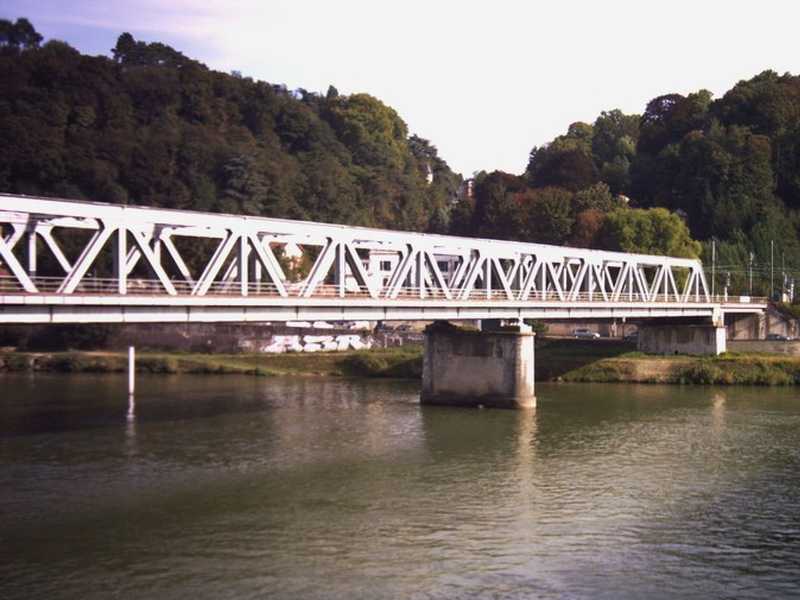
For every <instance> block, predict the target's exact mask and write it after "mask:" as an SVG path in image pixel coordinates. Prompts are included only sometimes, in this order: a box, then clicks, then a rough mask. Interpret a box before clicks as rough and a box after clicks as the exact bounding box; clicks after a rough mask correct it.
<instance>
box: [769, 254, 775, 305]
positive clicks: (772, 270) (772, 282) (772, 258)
mask: <svg viewBox="0 0 800 600" xmlns="http://www.w3.org/2000/svg"><path fill="white" fill-rule="evenodd" d="M774 297H775V240H770V241H769V299H770V300H772V299H773V298H774Z"/></svg>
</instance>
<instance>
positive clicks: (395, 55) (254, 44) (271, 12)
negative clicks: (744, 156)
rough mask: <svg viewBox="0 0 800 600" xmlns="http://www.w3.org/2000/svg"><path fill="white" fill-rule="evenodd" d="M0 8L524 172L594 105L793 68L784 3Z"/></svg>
mask: <svg viewBox="0 0 800 600" xmlns="http://www.w3.org/2000/svg"><path fill="white" fill-rule="evenodd" d="M0 16H2V17H5V18H12V19H13V18H16V17H20V16H26V17H28V18H29V19H30V20H31V21H32V22H33V24H34V26H35V27H36V28H37V29H38V30H39V31H40V32H41V33H42V34H43V35H45V37H46V38H48V39H49V38H58V39H63V40H65V41H67V42H69V43H70V44H71V45H73V46H75V47H76V48H79V49H80V50H81V51H83V52H86V53H90V54H101V53H102V54H108V53H109V50H110V48H112V47H113V46H114V44H115V42H116V38H117V36H118V35H119V34H120V33H121V32H123V31H130V32H131V33H132V34H133V35H134V37H136V38H137V39H143V40H146V41H161V42H165V43H167V44H170V45H171V46H174V47H175V48H177V49H178V50H181V51H182V52H184V54H187V55H188V56H191V57H192V58H196V59H198V60H201V61H202V62H204V63H206V64H207V65H209V66H210V67H212V68H215V69H219V70H222V71H231V70H234V69H235V70H238V71H241V72H242V74H244V75H246V76H251V77H253V78H255V79H263V80H266V81H269V82H272V83H285V84H286V85H287V86H288V87H289V88H292V89H293V88H297V87H303V88H306V89H308V90H312V91H320V92H323V93H324V91H325V90H326V89H327V87H328V85H329V84H333V85H335V86H336V87H337V88H338V89H339V91H340V92H341V93H346V94H349V93H353V92H368V93H370V94H372V95H374V96H377V97H378V98H380V99H381V100H383V101H384V102H386V103H387V104H389V105H391V106H393V107H394V108H395V109H396V110H397V111H398V112H399V113H400V115H401V117H402V118H403V119H404V120H405V121H406V123H408V126H409V130H410V131H411V132H413V133H416V134H418V135H420V136H422V137H424V138H427V139H429V140H431V142H432V143H433V144H434V145H435V146H437V148H438V149H439V154H440V155H441V156H442V157H443V158H444V159H445V160H447V161H448V162H449V163H450V166H451V167H452V168H453V169H455V170H456V171H460V172H462V173H464V174H470V173H472V172H473V171H476V170H480V169H486V170H492V169H502V170H505V171H509V172H512V173H521V172H522V171H523V170H524V168H525V165H526V163H527V157H528V152H529V151H530V149H531V147H532V146H534V145H540V144H543V143H546V142H548V141H549V140H551V139H552V138H553V137H554V136H556V135H558V134H559V133H562V132H564V131H565V130H566V128H567V127H568V126H569V124H570V123H572V122H574V121H578V120H583V121H593V120H594V119H595V118H596V117H597V115H598V114H599V113H600V111H602V110H610V109H613V108H620V109H622V110H623V111H625V112H637V113H640V112H642V111H643V110H644V107H645V105H646V103H647V101H648V100H650V99H652V98H654V97H655V96H658V95H660V94H665V93H670V92H679V93H688V92H691V91H696V90H698V89H700V88H706V89H709V90H711V91H712V92H714V94H715V96H718V95H721V94H722V93H724V92H725V91H726V90H728V89H729V88H730V87H731V86H732V85H733V84H734V83H736V82H737V81H739V80H740V79H747V78H749V77H751V76H753V75H755V74H756V73H759V72H761V71H763V70H764V69H774V70H776V71H778V72H781V73H782V72H784V71H791V72H793V73H798V72H800V52H798V50H799V49H800V48H798V43H797V41H796V40H797V37H796V35H797V34H796V28H797V25H798V22H800V19H798V17H800V3H797V2H795V1H793V0H759V1H754V0H749V1H739V0H730V1H722V0H720V1H710V0H705V1H704V0H692V1H687V0H670V1H669V2H664V1H660V2H652V1H647V0H639V1H634V0H605V1H589V0H586V1H582V0H545V1H538V0H536V1H534V0H530V1H527V2H523V1H519V2H515V1H510V0H491V1H488V0H484V1H483V2H475V1H471V0H465V1H460V2H457V1H445V0H442V1H438V2H437V1H435V0H426V1H423V0H402V1H395V2H383V1H380V0H372V1H367V0H363V1H356V0H329V1H324V0H294V1H282V0H227V1H224V2H223V1H214V0H168V1H167V0H127V1H125V2H119V3H115V2H109V1H108V0H72V1H69V2H67V1H59V0H37V1H36V2H31V1H30V0H0Z"/></svg>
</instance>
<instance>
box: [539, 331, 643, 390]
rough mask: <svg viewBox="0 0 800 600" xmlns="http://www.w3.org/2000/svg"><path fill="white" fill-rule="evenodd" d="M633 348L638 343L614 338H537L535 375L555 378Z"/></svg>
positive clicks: (544, 378) (549, 378) (546, 378)
mask: <svg viewBox="0 0 800 600" xmlns="http://www.w3.org/2000/svg"><path fill="white" fill-rule="evenodd" d="M634 350H636V346H635V344H630V343H628V342H623V341H620V340H615V339H599V340H576V339H553V338H549V339H548V338H541V339H537V340H536V378H537V379H538V380H539V381H545V380H553V379H556V378H558V377H560V376H562V375H564V374H565V373H567V372H569V371H573V370H575V369H579V368H581V367H585V366H586V365H590V364H592V363H594V362H597V361H598V360H602V359H604V358H613V357H615V356H620V355H622V354H625V353H626V352H632V351H634Z"/></svg>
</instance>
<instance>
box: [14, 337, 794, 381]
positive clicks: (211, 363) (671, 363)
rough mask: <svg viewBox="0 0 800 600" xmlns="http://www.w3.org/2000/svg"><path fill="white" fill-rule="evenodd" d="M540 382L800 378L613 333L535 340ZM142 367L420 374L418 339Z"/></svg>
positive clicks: (17, 364) (774, 366) (94, 359)
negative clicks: (654, 351) (642, 344)
mask: <svg viewBox="0 0 800 600" xmlns="http://www.w3.org/2000/svg"><path fill="white" fill-rule="evenodd" d="M536 346H537V347H536V379H537V381H571V382H584V383H601V382H602V383H670V384H680V383H697V384H718V385H730V384H738V385H797V384H800V357H792V356H785V355H774V354H753V353H750V354H738V353H728V354H724V355H722V356H716V357H698V356H651V355H645V354H641V353H639V352H636V351H634V350H633V347H632V346H631V345H630V344H626V343H623V342H619V341H614V340H598V341H584V340H568V339H559V340H552V339H542V340H538V341H537V345H536ZM126 361H127V356H126V355H125V354H124V353H117V352H83V351H81V352H77V351H72V352H14V351H4V352H0V371H9V372H25V371H30V372H35V371H42V372H63V373H122V372H125V370H126V368H127V362H126ZM136 368H137V371H138V372H141V373H163V374H178V373H187V374H240V375H254V376H266V377H269V376H278V375H296V376H324V377H387V378H398V379H420V378H421V376H422V348H421V346H404V347H398V348H387V349H373V350H360V351H351V352H319V353H314V354H307V353H287V354H205V353H180V352H139V353H137V361H136Z"/></svg>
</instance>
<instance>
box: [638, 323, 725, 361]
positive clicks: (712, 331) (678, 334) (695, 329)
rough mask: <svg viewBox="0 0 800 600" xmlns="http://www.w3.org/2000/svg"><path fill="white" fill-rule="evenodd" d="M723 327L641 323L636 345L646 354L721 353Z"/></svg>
mask: <svg viewBox="0 0 800 600" xmlns="http://www.w3.org/2000/svg"><path fill="white" fill-rule="evenodd" d="M725 338H726V332H725V327H716V326H714V325H641V326H640V327H639V338H638V347H639V350H640V351H641V352H646V353H648V354H711V355H716V354H722V353H723V352H725V349H726V339H725Z"/></svg>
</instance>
